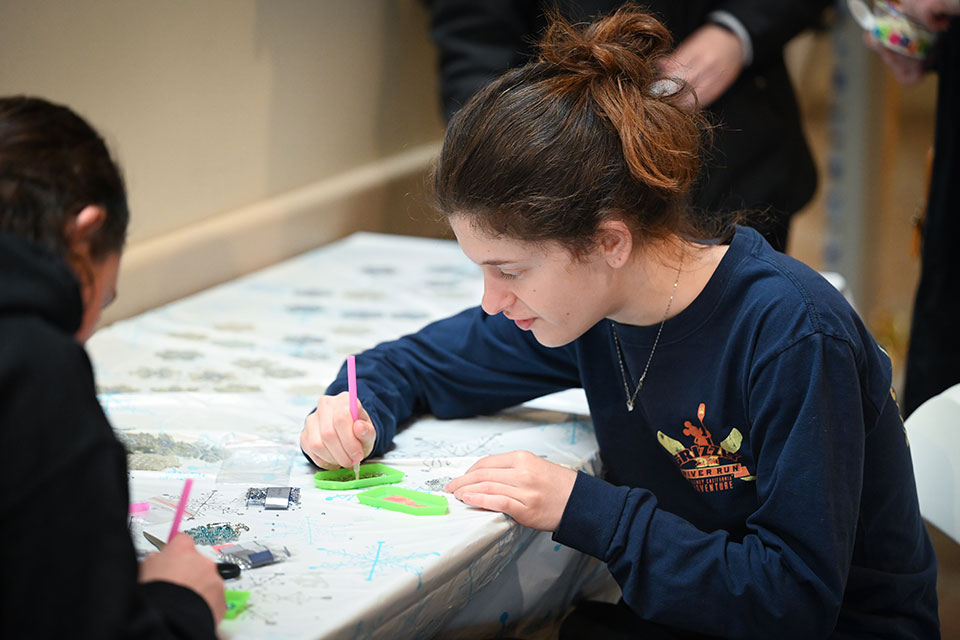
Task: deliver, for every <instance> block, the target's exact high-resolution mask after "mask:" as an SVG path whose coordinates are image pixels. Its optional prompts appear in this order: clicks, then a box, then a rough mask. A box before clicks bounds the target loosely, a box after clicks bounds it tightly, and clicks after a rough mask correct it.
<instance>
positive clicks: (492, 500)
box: [446, 451, 577, 531]
mask: <svg viewBox="0 0 960 640" xmlns="http://www.w3.org/2000/svg"><path fill="white" fill-rule="evenodd" d="M576 479H577V472H576V471H574V470H572V469H568V468H566V467H561V466H560V465H558V464H554V463H553V462H547V461H546V460H544V459H543V458H540V457H539V456H535V455H534V454H532V453H530V452H529V451H512V452H510V453H501V454H498V455H494V456H487V457H486V458H482V459H480V460H478V461H477V463H476V464H474V465H473V466H472V467H470V468H469V469H467V472H466V473H465V474H463V475H462V476H460V477H459V478H455V479H453V480H451V481H450V482H449V483H448V484H447V486H446V490H447V491H449V492H450V493H452V494H453V495H454V497H455V498H456V499H457V500H460V501H461V502H464V503H465V504H468V505H470V506H473V507H480V508H481V509H489V510H490V511H499V512H501V513H505V514H507V515H508V516H510V517H511V518H513V519H514V520H516V521H517V522H519V523H520V524H522V525H524V526H527V527H531V528H533V529H539V530H541V531H555V530H556V529H557V527H558V526H559V525H560V518H561V517H562V516H563V510H564V509H565V508H566V506H567V500H569V499H570V493H571V492H572V491H573V483H574V482H576Z"/></svg>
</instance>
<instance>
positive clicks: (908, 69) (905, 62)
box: [863, 33, 927, 87]
mask: <svg viewBox="0 0 960 640" xmlns="http://www.w3.org/2000/svg"><path fill="white" fill-rule="evenodd" d="M863 42H864V43H865V44H866V45H867V46H868V47H870V48H871V49H873V50H874V51H876V52H877V55H879V56H880V59H881V60H883V61H884V62H885V63H886V65H887V66H888V67H890V70H891V71H892V72H893V76H894V77H895V78H896V79H897V82H899V83H900V84H902V85H903V86H905V87H909V86H910V85H914V84H917V83H918V82H920V80H921V79H922V78H923V76H924V74H925V73H926V72H927V71H926V69H925V68H924V65H923V60H920V59H918V58H911V57H909V56H903V55H900V54H899V53H894V52H893V51H891V50H890V49H887V48H886V47H885V46H883V45H882V44H880V43H879V42H877V41H876V40H874V39H873V37H872V36H871V35H870V34H869V33H864V34H863Z"/></svg>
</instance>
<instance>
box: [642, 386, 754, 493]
mask: <svg viewBox="0 0 960 640" xmlns="http://www.w3.org/2000/svg"><path fill="white" fill-rule="evenodd" d="M706 413H707V405H706V404H704V403H703V402H701V403H700V406H699V407H697V420H698V421H699V423H700V424H699V426H698V425H695V424H693V423H692V422H690V421H689V420H684V422H683V435H685V436H688V437H689V438H691V439H692V443H691V444H684V443H683V442H680V441H679V440H676V439H674V438H671V437H670V436H668V435H667V434H665V433H664V432H662V431H657V440H658V441H659V442H660V445H661V446H662V447H663V448H664V449H666V450H667V452H668V453H670V455H672V456H673V459H674V461H675V462H676V463H677V466H678V467H679V468H680V472H681V473H682V474H683V475H684V477H685V478H686V479H687V480H689V481H690V483H691V484H692V485H693V486H694V488H695V489H696V490H697V491H699V492H701V493H711V492H715V491H728V490H730V489H733V487H734V483H735V481H736V480H740V481H745V482H746V481H752V480H756V477H755V476H753V475H752V474H751V473H750V471H749V470H748V469H747V468H746V467H745V466H744V465H743V464H741V463H740V454H738V453H737V452H738V451H739V450H740V446H741V445H742V444H743V434H741V433H740V430H739V429H737V428H736V427H734V428H733V429H731V430H730V434H729V435H728V436H727V437H726V438H724V439H723V440H722V441H720V442H719V443H717V444H714V442H713V436H712V435H711V434H710V430H709V429H707V427H706V425H704V423H703V419H704V416H706Z"/></svg>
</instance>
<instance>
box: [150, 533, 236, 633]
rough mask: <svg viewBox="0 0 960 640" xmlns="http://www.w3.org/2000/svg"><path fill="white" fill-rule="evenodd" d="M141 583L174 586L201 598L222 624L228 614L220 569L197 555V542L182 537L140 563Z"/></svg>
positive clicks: (182, 535)
mask: <svg viewBox="0 0 960 640" xmlns="http://www.w3.org/2000/svg"><path fill="white" fill-rule="evenodd" d="M139 579H140V582H154V581H158V580H159V581H163V582H172V583H173V584H178V585H180V586H182V587H186V588H188V589H190V590H192V591H195V592H197V593H198V594H200V597H202V598H203V599H204V601H206V603H207V606H209V607H210V611H211V612H212V613H213V621H214V624H215V625H217V624H220V621H221V620H223V616H224V614H225V613H226V612H227V603H226V600H225V599H224V595H223V590H224V585H223V578H221V577H220V574H219V573H217V565H216V563H215V562H214V561H213V560H211V559H210V558H208V557H206V556H205V555H203V554H201V553H200V552H199V551H197V548H196V547H195V546H194V544H193V538H191V537H190V536H189V535H187V534H185V533H178V534H177V535H176V536H174V538H173V540H171V541H170V542H169V543H168V544H167V546H165V547H164V548H163V550H162V551H160V552H159V553H151V554H150V555H148V556H147V557H146V558H144V559H143V562H141V563H140V578H139Z"/></svg>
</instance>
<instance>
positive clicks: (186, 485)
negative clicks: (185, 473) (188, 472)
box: [167, 478, 193, 542]
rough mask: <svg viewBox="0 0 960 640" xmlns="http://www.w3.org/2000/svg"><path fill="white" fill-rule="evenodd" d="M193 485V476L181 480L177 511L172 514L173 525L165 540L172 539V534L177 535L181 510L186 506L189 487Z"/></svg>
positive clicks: (181, 515)
mask: <svg viewBox="0 0 960 640" xmlns="http://www.w3.org/2000/svg"><path fill="white" fill-rule="evenodd" d="M192 486H193V478H187V479H186V480H184V482H183V492H182V493H181V494H180V502H178V503H177V512H176V513H175V514H173V526H172V527H170V535H169V536H168V537H167V542H170V541H171V540H173V536H175V535H177V531H179V530H180V520H181V519H183V511H184V509H186V508H187V500H188V499H189V498H190V487H192Z"/></svg>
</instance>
